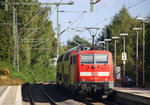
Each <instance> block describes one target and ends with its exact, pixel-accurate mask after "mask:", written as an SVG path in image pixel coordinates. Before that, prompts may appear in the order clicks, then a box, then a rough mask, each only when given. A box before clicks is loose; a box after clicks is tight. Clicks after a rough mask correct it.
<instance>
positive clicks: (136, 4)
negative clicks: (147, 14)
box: [127, 0, 146, 9]
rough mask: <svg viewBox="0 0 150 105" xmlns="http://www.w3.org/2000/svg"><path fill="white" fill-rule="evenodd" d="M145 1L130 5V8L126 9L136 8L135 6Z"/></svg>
mask: <svg viewBox="0 0 150 105" xmlns="http://www.w3.org/2000/svg"><path fill="white" fill-rule="evenodd" d="M145 1H146V0H142V1H140V2H138V3H136V4H134V5H132V6H129V7H128V8H127V9H131V8H133V7H136V6H137V5H139V4H141V3H143V2H145Z"/></svg>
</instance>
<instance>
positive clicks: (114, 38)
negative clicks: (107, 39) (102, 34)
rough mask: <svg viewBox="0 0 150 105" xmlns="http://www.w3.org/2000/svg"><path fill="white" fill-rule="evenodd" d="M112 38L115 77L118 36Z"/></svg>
mask: <svg viewBox="0 0 150 105" xmlns="http://www.w3.org/2000/svg"><path fill="white" fill-rule="evenodd" d="M112 39H113V40H115V44H114V69H115V71H114V72H115V78H116V40H118V39H119V37H112Z"/></svg>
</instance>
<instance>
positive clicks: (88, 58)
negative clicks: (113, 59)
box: [81, 54, 108, 64]
mask: <svg viewBox="0 0 150 105" xmlns="http://www.w3.org/2000/svg"><path fill="white" fill-rule="evenodd" d="M81 64H108V55H107V54H82V55H81Z"/></svg>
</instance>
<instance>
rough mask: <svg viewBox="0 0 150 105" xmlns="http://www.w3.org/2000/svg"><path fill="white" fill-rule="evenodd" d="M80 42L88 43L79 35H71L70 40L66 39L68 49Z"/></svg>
mask: <svg viewBox="0 0 150 105" xmlns="http://www.w3.org/2000/svg"><path fill="white" fill-rule="evenodd" d="M82 44H90V43H89V42H87V41H86V40H85V39H84V38H81V37H80V36H78V35H77V36H75V37H73V39H72V40H68V41H67V46H68V49H71V48H73V47H76V46H78V45H82Z"/></svg>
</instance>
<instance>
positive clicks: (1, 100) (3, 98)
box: [0, 86, 11, 105]
mask: <svg viewBox="0 0 150 105" xmlns="http://www.w3.org/2000/svg"><path fill="white" fill-rule="evenodd" d="M10 88H11V86H8V87H7V89H6V90H5V92H4V93H3V95H2V96H1V97H0V105H1V104H2V103H3V101H4V100H5V98H6V96H7V94H8V92H9V91H10Z"/></svg>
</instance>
